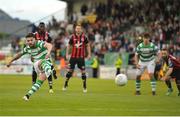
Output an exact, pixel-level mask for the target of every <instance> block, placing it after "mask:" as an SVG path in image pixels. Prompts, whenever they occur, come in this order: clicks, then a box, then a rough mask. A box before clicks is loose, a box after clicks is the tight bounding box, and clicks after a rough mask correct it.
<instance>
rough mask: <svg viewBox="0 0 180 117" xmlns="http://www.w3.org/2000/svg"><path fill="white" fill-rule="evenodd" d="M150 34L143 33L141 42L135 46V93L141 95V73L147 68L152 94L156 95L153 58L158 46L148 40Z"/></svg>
mask: <svg viewBox="0 0 180 117" xmlns="http://www.w3.org/2000/svg"><path fill="white" fill-rule="evenodd" d="M149 40H150V35H149V34H148V33H145V34H144V37H143V42H142V43H140V44H139V45H138V46H137V48H136V54H135V65H136V68H137V77H136V93H135V94H136V95H141V92H140V88H141V87H140V86H141V79H140V78H141V75H142V73H143V72H144V70H145V69H146V68H147V71H148V74H149V76H150V79H151V87H152V95H156V80H155V78H154V68H155V58H156V55H157V51H158V48H157V46H155V45H154V44H153V43H151V42H150V41H149Z"/></svg>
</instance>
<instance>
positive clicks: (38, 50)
mask: <svg viewBox="0 0 180 117" xmlns="http://www.w3.org/2000/svg"><path fill="white" fill-rule="evenodd" d="M44 44H45V42H44V41H37V42H36V45H35V47H34V48H30V47H29V46H25V47H24V48H23V50H22V51H21V53H22V54H23V55H24V54H29V55H30V56H31V57H32V59H33V62H36V61H38V60H42V59H45V56H46V54H47V49H46V48H45V47H44Z"/></svg>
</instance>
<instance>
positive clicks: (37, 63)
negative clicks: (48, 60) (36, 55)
mask: <svg viewBox="0 0 180 117" xmlns="http://www.w3.org/2000/svg"><path fill="white" fill-rule="evenodd" d="M40 62H41V60H38V61H36V62H35V63H34V65H33V66H34V69H35V71H36V73H37V74H39V73H43V72H44V71H43V70H42V69H41V68H40V66H39V64H40Z"/></svg>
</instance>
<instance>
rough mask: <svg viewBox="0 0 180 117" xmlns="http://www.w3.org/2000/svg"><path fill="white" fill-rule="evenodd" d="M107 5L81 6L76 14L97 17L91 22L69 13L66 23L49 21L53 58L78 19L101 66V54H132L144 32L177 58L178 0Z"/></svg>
mask: <svg viewBox="0 0 180 117" xmlns="http://www.w3.org/2000/svg"><path fill="white" fill-rule="evenodd" d="M107 4H108V5H107ZM107 4H105V3H92V4H90V5H88V6H87V5H85V4H83V5H82V7H81V10H80V11H79V13H81V15H82V16H84V15H90V14H95V15H96V16H97V17H96V21H95V22H94V23H90V22H88V20H87V19H84V20H81V19H79V17H78V15H77V14H78V13H73V14H71V15H70V16H69V17H70V18H69V21H58V19H55V18H54V17H53V18H52V21H51V22H50V23H49V24H48V25H47V29H48V31H49V32H50V33H51V35H52V38H53V39H54V41H53V43H54V52H55V58H56V59H59V58H61V57H64V56H65V47H66V45H67V43H68V40H69V35H70V34H71V33H72V31H73V24H74V23H75V22H78V21H79V20H81V23H82V26H83V27H84V30H85V33H86V34H87V36H88V38H89V40H90V44H91V49H92V53H94V54H95V53H96V54H97V55H98V56H99V58H100V61H101V64H104V62H103V59H104V54H105V53H107V52H122V51H123V52H129V53H130V54H132V55H133V53H134V52H135V47H136V45H137V42H138V41H139V40H141V35H142V34H143V32H149V33H150V34H151V41H152V42H154V43H155V44H156V45H157V46H158V47H159V48H160V49H161V48H163V47H168V48H169V49H170V51H171V54H173V55H174V56H176V57H178V58H180V2H179V0H148V1H147V0H140V1H137V2H131V1H119V2H115V1H114V2H111V0H109V1H108V3H107ZM14 47H16V46H14ZM132 57H133V56H132Z"/></svg>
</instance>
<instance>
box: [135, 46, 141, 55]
mask: <svg viewBox="0 0 180 117" xmlns="http://www.w3.org/2000/svg"><path fill="white" fill-rule="evenodd" d="M136 54H140V47H139V46H137V47H136Z"/></svg>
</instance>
